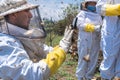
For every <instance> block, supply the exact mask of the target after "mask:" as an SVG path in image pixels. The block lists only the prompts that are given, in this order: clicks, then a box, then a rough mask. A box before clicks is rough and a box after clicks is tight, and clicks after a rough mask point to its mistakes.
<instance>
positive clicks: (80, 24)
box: [77, 11, 101, 32]
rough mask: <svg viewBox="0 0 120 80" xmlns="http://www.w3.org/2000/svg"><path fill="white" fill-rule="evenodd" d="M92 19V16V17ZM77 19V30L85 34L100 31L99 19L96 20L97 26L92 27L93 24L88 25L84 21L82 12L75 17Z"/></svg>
mask: <svg viewBox="0 0 120 80" xmlns="http://www.w3.org/2000/svg"><path fill="white" fill-rule="evenodd" d="M92 17H94V16H92ZM77 18H78V19H77V28H78V29H80V30H84V31H85V32H94V31H100V25H101V23H100V21H101V20H100V19H101V18H98V25H94V24H93V23H88V22H87V21H86V17H85V14H84V12H82V11H81V12H80V13H79V14H78V15H77ZM99 20H100V21H99Z"/></svg>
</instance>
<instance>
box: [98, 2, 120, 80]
mask: <svg viewBox="0 0 120 80" xmlns="http://www.w3.org/2000/svg"><path fill="white" fill-rule="evenodd" d="M106 3H109V4H120V0H99V1H98V4H97V12H98V13H99V14H101V15H103V14H102V12H104V11H102V7H103V6H104V5H105V4H106ZM101 48H102V50H103V56H104V59H103V62H102V63H101V66H100V73H101V76H102V77H103V78H105V79H110V80H111V78H113V77H119V78H120V18H119V17H118V16H105V17H104V21H103V27H102V30H101Z"/></svg>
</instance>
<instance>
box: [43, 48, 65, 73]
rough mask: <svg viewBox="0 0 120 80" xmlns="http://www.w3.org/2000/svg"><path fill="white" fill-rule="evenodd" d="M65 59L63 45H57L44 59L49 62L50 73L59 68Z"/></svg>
mask: <svg viewBox="0 0 120 80" xmlns="http://www.w3.org/2000/svg"><path fill="white" fill-rule="evenodd" d="M65 59H66V53H65V51H64V50H63V49H62V48H61V47H59V46H57V47H55V48H54V50H53V51H52V52H50V53H49V54H48V55H47V57H46V59H43V61H44V62H46V63H47V65H48V67H49V69H50V75H52V74H54V73H55V72H56V71H57V70H58V68H59V67H60V66H61V65H62V63H63V62H64V61H65Z"/></svg>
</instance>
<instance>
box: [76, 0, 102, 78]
mask: <svg viewBox="0 0 120 80" xmlns="http://www.w3.org/2000/svg"><path fill="white" fill-rule="evenodd" d="M96 2H97V0H85V2H84V6H85V8H83V9H84V10H81V11H80V12H79V14H78V15H77V18H78V19H77V28H78V30H79V34H78V55H79V59H78V66H77V70H76V76H77V78H78V80H83V79H84V78H85V79H86V80H90V79H92V78H93V76H94V71H95V69H96V64H97V61H98V54H99V50H100V26H101V25H102V18H101V16H100V15H99V14H97V13H96V7H95V5H96Z"/></svg>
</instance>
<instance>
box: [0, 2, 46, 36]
mask: <svg viewBox="0 0 120 80" xmlns="http://www.w3.org/2000/svg"><path fill="white" fill-rule="evenodd" d="M38 6H39V5H36V4H30V3H28V2H27V1H26V0H2V1H0V19H4V16H6V15H9V14H12V13H16V12H19V11H23V10H26V9H30V10H31V13H32V15H33V16H32V18H31V21H30V24H29V29H31V28H32V29H33V28H34V30H31V31H35V30H36V28H39V29H40V30H41V31H42V32H41V33H42V35H41V37H45V36H46V32H45V29H44V27H43V25H41V23H42V21H41V17H40V13H39V9H38ZM10 28H11V27H10ZM10 28H9V26H8V25H7V28H6V25H3V22H0V32H8V31H9V32H10ZM8 29H9V30H8ZM11 32H13V31H11Z"/></svg>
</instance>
